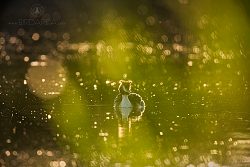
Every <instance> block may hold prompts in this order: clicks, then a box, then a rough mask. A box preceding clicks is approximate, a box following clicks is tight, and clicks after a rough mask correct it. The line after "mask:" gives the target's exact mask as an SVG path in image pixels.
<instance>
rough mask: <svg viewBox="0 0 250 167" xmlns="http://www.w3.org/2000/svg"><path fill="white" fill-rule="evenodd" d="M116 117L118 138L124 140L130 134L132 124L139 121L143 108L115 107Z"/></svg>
mask: <svg viewBox="0 0 250 167" xmlns="http://www.w3.org/2000/svg"><path fill="white" fill-rule="evenodd" d="M114 111H115V114H116V117H117V119H118V137H119V138H124V137H126V136H129V135H130V134H131V131H132V129H133V124H134V123H136V122H138V121H140V120H141V118H142V115H143V113H144V111H145V106H143V107H140V108H138V107H134V108H132V107H115V108H114Z"/></svg>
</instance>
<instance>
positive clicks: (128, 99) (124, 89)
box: [114, 80, 145, 118]
mask: <svg viewBox="0 0 250 167" xmlns="http://www.w3.org/2000/svg"><path fill="white" fill-rule="evenodd" d="M119 83H120V85H119V87H118V90H119V94H118V95H117V96H116V98H115V100H114V107H115V108H116V109H117V108H118V109H119V110H120V111H121V115H122V118H128V117H129V116H131V115H132V114H135V113H137V114H139V115H141V113H142V112H143V111H144V108H145V102H144V101H143V100H142V97H141V96H140V95H139V94H137V93H132V92H131V84H132V81H130V80H128V81H125V80H120V81H119ZM132 111H136V112H132ZM137 114H136V115H137Z"/></svg>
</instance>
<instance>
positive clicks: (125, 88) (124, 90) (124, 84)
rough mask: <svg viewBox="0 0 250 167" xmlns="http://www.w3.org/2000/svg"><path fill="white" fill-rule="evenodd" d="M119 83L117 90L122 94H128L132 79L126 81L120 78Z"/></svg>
mask: <svg viewBox="0 0 250 167" xmlns="http://www.w3.org/2000/svg"><path fill="white" fill-rule="evenodd" d="M119 83H120V85H119V88H118V90H119V92H120V93H121V94H122V95H128V94H130V91H131V83H132V81H130V80H128V81H124V80H120V81H119Z"/></svg>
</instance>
